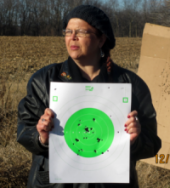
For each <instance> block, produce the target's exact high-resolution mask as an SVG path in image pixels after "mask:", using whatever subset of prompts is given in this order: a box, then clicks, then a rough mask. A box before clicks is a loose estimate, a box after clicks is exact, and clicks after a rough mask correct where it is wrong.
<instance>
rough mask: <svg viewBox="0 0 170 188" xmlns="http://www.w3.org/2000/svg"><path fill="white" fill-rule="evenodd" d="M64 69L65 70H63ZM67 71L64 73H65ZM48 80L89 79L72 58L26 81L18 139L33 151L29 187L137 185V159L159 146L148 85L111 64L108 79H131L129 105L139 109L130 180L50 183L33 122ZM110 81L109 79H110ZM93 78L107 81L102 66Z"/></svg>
mask: <svg viewBox="0 0 170 188" xmlns="http://www.w3.org/2000/svg"><path fill="white" fill-rule="evenodd" d="M63 73H64V74H63ZM65 75H66V76H65ZM51 81H57V82H88V80H86V79H85V78H83V77H82V76H81V72H80V70H79V68H78V67H77V65H76V64H75V63H74V62H73V60H72V59H71V58H69V59H68V60H66V61H65V62H64V63H60V64H52V65H49V66H46V67H44V68H42V69H40V70H39V71H37V72H36V73H35V74H33V76H32V77H31V79H30V80H29V82H28V85H27V96H26V97H25V98H23V99H22V100H21V102H20V103H19V107H18V130H17V141H18V142H19V143H20V144H22V145H23V146H24V147H25V148H26V149H27V150H29V151H30V152H32V153H33V162H32V167H31V170H30V174H29V179H28V185H27V187H28V188H41V187H43V188H47V187H48V188H51V187H54V188H67V187H69V188H90V187H96V188H111V187H115V188H121V187H124V188H126V187H129V188H133V187H134V188H137V187H138V183H137V174H136V170H135V166H136V161H137V160H139V159H144V158H148V157H153V156H154V155H155V154H156V153H157V152H158V150H159V149H160V147H161V141H160V139H159V138H158V136H157V123H156V113H155V110H154V108H153V105H152V101H151V96H150V92H149V89H148V87H147V85H146V84H145V83H144V81H143V80H142V79H141V78H140V77H138V76H137V75H136V74H135V73H133V72H131V71H129V70H126V69H123V68H121V67H119V66H117V65H116V64H113V71H112V74H111V82H113V83H132V108H131V111H133V110H137V111H138V118H139V121H140V124H141V133H140V135H139V137H138V138H137V140H136V141H135V143H134V144H133V145H132V146H131V148H130V155H131V156H130V184H102V183H98V184H97V183H96V184H49V172H48V170H49V169H48V148H45V147H43V146H42V145H41V144H40V143H39V140H38V137H39V134H38V132H37V130H36V124H37V122H38V120H39V119H40V117H41V115H42V114H44V110H45V109H46V108H48V107H49V86H50V82H51ZM109 81H110V79H109ZM92 82H108V74H107V70H106V67H105V66H102V67H101V71H100V74H99V75H98V76H97V77H95V78H94V79H93V80H92Z"/></svg>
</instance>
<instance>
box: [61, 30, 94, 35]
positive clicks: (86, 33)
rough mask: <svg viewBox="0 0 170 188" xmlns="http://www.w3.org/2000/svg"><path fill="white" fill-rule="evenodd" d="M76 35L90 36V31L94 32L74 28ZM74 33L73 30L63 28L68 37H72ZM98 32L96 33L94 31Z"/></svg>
mask: <svg viewBox="0 0 170 188" xmlns="http://www.w3.org/2000/svg"><path fill="white" fill-rule="evenodd" d="M74 31H75V36H76V37H88V36H90V33H93V32H91V31H86V30H83V29H78V30H74ZM72 34H73V30H70V29H63V35H64V36H66V37H70V36H71V35H72ZM93 34H96V33H93Z"/></svg>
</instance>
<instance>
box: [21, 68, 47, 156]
mask: <svg viewBox="0 0 170 188" xmlns="http://www.w3.org/2000/svg"><path fill="white" fill-rule="evenodd" d="M44 74H45V72H44V70H43V69H40V70H39V71H37V72H36V73H35V74H34V75H33V76H32V77H31V79H30V80H29V82H28V85H27V96H26V97H25V98H23V99H22V100H21V101H20V103H19V106H18V127H17V141H18V142H19V143H20V144H22V145H23V146H24V147H25V148H26V149H27V150H29V151H30V152H32V153H33V154H37V155H39V154H42V153H44V152H48V148H46V147H43V146H41V144H40V142H39V139H38V138H39V134H38V131H37V129H36V125H37V123H38V120H39V119H40V117H41V115H43V114H44V110H45V109H46V108H48V94H47V88H46V84H45V82H44V76H43V75H44Z"/></svg>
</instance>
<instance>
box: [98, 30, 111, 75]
mask: <svg viewBox="0 0 170 188" xmlns="http://www.w3.org/2000/svg"><path fill="white" fill-rule="evenodd" d="M96 30H97V36H98V37H101V36H102V32H101V31H100V30H98V29H96ZM101 50H102V52H103V53H104V57H102V59H103V60H102V62H103V63H105V64H106V67H107V73H108V74H110V73H111V71H112V65H113V61H112V60H111V58H110V48H109V44H108V40H106V41H105V43H104V45H103V46H102V48H101Z"/></svg>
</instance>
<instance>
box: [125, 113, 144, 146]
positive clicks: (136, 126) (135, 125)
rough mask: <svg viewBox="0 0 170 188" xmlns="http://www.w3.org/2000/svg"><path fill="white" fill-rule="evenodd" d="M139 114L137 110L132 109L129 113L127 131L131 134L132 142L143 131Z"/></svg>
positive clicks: (126, 124)
mask: <svg viewBox="0 0 170 188" xmlns="http://www.w3.org/2000/svg"><path fill="white" fill-rule="evenodd" d="M137 115H138V112H137V111H132V112H131V113H129V114H128V120H127V121H126V123H125V131H126V132H127V133H129V134H130V141H131V143H134V141H135V140H136V138H137V137H138V136H139V134H140V132H141V125H140V123H139V121H138V118H137Z"/></svg>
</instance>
